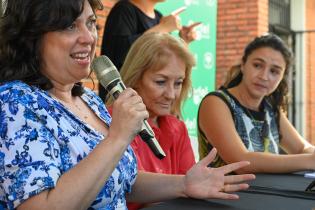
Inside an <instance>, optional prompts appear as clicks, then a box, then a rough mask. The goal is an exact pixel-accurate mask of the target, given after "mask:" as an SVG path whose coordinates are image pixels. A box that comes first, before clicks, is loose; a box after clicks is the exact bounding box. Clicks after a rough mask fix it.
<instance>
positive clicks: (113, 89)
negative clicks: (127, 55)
mask: <svg viewBox="0 0 315 210" xmlns="http://www.w3.org/2000/svg"><path fill="white" fill-rule="evenodd" d="M91 68H92V69H93V70H94V72H95V73H96V76H97V78H98V80H99V82H100V83H101V84H102V86H103V87H104V88H105V89H106V90H107V91H108V92H109V93H110V94H111V95H112V96H113V98H114V99H117V98H118V96H119V94H120V93H121V92H123V91H124V90H125V89H126V87H125V85H124V83H123V82H122V80H121V77H120V74H119V72H118V71H117V69H116V67H115V66H114V64H113V63H112V62H111V61H110V59H109V58H108V57H106V56H104V55H103V56H100V57H97V58H95V59H94V60H93V62H92V66H91ZM139 135H140V136H141V138H142V140H144V141H145V142H146V143H147V145H148V146H149V147H150V149H151V150H152V152H153V153H154V155H155V156H156V157H158V158H159V159H162V158H164V157H165V153H164V151H163V149H162V148H161V146H160V145H159V143H158V141H157V140H156V138H155V136H154V132H153V130H152V128H151V127H150V125H149V124H148V122H147V121H146V120H144V121H143V124H142V129H141V131H140V133H139Z"/></svg>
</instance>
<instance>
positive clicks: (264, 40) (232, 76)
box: [224, 34, 293, 112]
mask: <svg viewBox="0 0 315 210" xmlns="http://www.w3.org/2000/svg"><path fill="white" fill-rule="evenodd" d="M262 47H270V48H272V49H274V50H276V51H278V52H280V53H281V54H282V56H283V58H284V60H285V63H286V68H285V71H284V75H283V78H282V80H281V82H280V84H279V85H278V87H277V88H276V90H275V91H274V92H273V93H272V94H270V95H269V96H266V97H265V98H266V99H267V100H268V102H269V103H271V105H272V106H273V107H275V109H276V111H277V112H279V109H280V108H282V109H283V110H286V109H287V105H288V81H287V80H288V75H289V70H290V69H291V66H292V62H293V54H292V52H291V51H290V49H289V48H288V47H287V46H286V44H285V43H284V42H283V41H282V39H281V38H280V37H278V36H277V35H275V34H268V35H263V36H260V37H256V38H255V39H254V40H253V41H252V42H250V43H249V44H248V45H247V46H246V48H245V50H244V54H243V57H242V63H245V62H246V61H247V58H248V56H249V55H250V54H252V53H253V52H254V51H255V50H257V49H259V48H262ZM242 78H243V74H242V72H241V64H239V65H236V66H233V67H232V68H231V69H230V72H229V75H228V79H227V81H226V82H225V84H224V86H225V87H226V88H232V87H234V86H237V85H238V84H239V83H240V82H241V81H242Z"/></svg>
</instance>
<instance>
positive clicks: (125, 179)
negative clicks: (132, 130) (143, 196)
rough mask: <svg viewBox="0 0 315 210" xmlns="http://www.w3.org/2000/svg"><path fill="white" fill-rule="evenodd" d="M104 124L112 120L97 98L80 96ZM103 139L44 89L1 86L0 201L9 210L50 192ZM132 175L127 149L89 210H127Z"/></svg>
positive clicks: (130, 153)
mask: <svg viewBox="0 0 315 210" xmlns="http://www.w3.org/2000/svg"><path fill="white" fill-rule="evenodd" d="M81 97H82V99H83V100H84V101H85V102H86V103H87V104H88V106H89V107H90V108H91V109H92V110H93V111H94V112H95V114H96V115H97V116H98V117H99V118H100V119H101V120H103V121H104V122H105V123H106V124H107V125H110V123H111V117H110V115H109V113H108V111H107V109H106V108H105V106H104V105H103V103H102V101H101V100H100V99H99V97H97V96H96V94H95V93H94V92H93V91H91V90H89V89H85V93H84V94H83V95H82V96H81ZM103 139H104V136H103V135H102V134H101V133H99V132H98V131H96V130H95V129H93V128H92V127H91V126H89V125H88V124H86V123H84V122H83V121H81V120H80V119H79V118H78V117H76V116H75V115H74V114H73V113H72V112H71V111H70V110H68V109H67V108H66V107H65V106H63V105H62V104H61V103H60V102H58V101H57V100H55V99H54V98H52V97H51V96H50V95H49V94H48V92H47V91H43V90H41V89H38V88H36V87H33V86H28V85H27V84H25V83H22V82H20V81H13V82H9V83H6V84H3V85H2V86H0V202H4V203H6V205H7V206H6V208H8V209H14V208H16V207H17V206H18V205H19V204H21V203H22V202H23V201H24V200H26V199H28V198H29V197H31V196H33V195H36V194H38V193H40V192H42V191H43V190H46V189H49V188H53V187H55V185H56V182H57V181H58V178H59V177H60V176H61V175H62V174H64V173H65V172H67V171H68V170H70V169H71V168H72V167H73V166H75V165H76V164H77V163H78V162H80V161H81V160H82V159H83V158H85V157H86V156H87V155H88V154H89V153H90V152H91V151H92V150H93V149H94V148H95V147H96V146H97V144H98V143H100V141H102V140H103ZM136 176H137V166H136V159H135V155H134V153H133V151H132V149H131V147H130V146H129V147H128V149H127V150H126V151H125V153H124V155H123V156H122V158H121V160H120V161H119V163H118V165H117V167H116V168H115V170H114V171H113V173H112V175H111V176H110V177H109V179H108V180H107V181H106V183H105V186H104V187H103V189H102V190H101V191H100V193H99V195H98V196H97V197H96V199H95V201H94V202H93V203H92V205H91V207H90V208H89V209H127V207H126V200H125V194H126V193H127V192H130V191H131V186H132V184H133V183H134V182H135V179H136Z"/></svg>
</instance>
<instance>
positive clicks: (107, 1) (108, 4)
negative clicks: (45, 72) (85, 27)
mask: <svg viewBox="0 0 315 210" xmlns="http://www.w3.org/2000/svg"><path fill="white" fill-rule="evenodd" d="M117 1H118V0H102V2H103V5H104V9H103V10H102V11H97V15H98V19H97V25H98V27H99V30H98V43H97V48H96V55H97V56H98V55H100V50H101V49H100V46H101V43H102V38H103V31H104V26H105V22H106V17H107V16H108V13H109V11H110V9H111V8H112V7H113V6H114V5H115V3H116V2H117ZM92 79H93V81H92V80H91V79H85V80H83V83H84V85H85V86H86V87H89V88H91V89H93V90H94V91H95V92H98V81H97V79H96V78H95V75H92Z"/></svg>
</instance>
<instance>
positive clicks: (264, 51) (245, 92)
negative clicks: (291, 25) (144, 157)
mask: <svg viewBox="0 0 315 210" xmlns="http://www.w3.org/2000/svg"><path fill="white" fill-rule="evenodd" d="M292 60H293V57H292V53H291V52H290V50H289V49H288V48H287V46H286V45H285V44H284V42H283V41H282V40H281V39H280V38H279V37H278V36H276V35H273V34H268V35H264V36H260V37H257V38H255V39H254V40H253V41H252V42H250V43H249V44H248V45H247V47H246V48H245V51H244V55H243V57H242V62H241V64H240V65H236V66H234V67H232V69H231V71H230V76H229V78H228V80H227V81H226V83H225V85H224V87H223V88H221V89H220V90H217V91H215V92H212V93H209V94H208V95H206V96H205V97H204V99H203V100H202V102H201V104H200V107H199V113H198V131H199V132H198V134H199V135H198V138H199V152H200V157H201V158H202V157H204V156H205V155H206V154H208V152H209V150H210V149H211V148H212V147H216V148H217V149H218V156H217V157H216V159H215V161H214V162H213V163H212V165H213V166H222V165H224V164H226V163H233V162H237V161H240V160H247V161H250V162H251V165H250V166H247V167H245V168H243V169H241V170H239V171H238V172H239V173H245V172H246V173H247V172H251V173H259V172H268V173H285V172H293V171H300V170H309V169H313V170H314V169H315V162H314V161H315V154H314V151H315V147H314V146H313V145H311V144H310V143H308V142H307V141H306V140H305V139H303V138H302V137H301V136H300V135H299V134H298V132H297V131H296V130H295V128H294V127H293V126H292V124H291V123H290V122H289V120H288V119H287V117H286V114H285V111H286V107H287V94H288V84H287V78H288V74H289V71H290V67H291V62H292ZM279 146H280V147H281V148H282V149H283V150H284V151H285V152H287V153H288V154H287V155H280V154H279Z"/></svg>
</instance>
